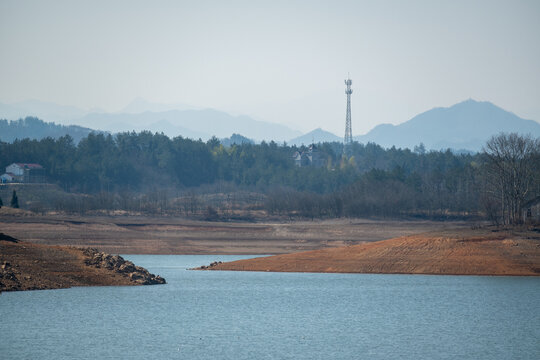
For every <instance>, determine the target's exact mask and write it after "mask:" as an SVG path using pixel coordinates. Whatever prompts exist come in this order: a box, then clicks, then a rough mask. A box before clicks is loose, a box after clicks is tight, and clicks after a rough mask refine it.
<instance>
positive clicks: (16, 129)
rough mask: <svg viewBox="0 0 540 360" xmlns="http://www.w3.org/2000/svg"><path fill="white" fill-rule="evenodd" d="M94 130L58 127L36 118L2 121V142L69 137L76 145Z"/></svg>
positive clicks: (0, 129) (0, 123)
mask: <svg viewBox="0 0 540 360" xmlns="http://www.w3.org/2000/svg"><path fill="white" fill-rule="evenodd" d="M93 131H94V130H92V129H89V128H85V127H82V126H77V125H69V126H65V125H57V124H54V123H52V122H49V123H47V122H44V121H43V120H40V119H38V118H35V117H26V118H24V119H20V120H11V121H9V120H0V141H4V142H13V141H14V140H15V139H26V138H29V139H36V140H41V139H43V138H46V137H51V138H54V139H58V138H60V137H62V136H65V135H69V136H71V137H72V138H73V141H74V142H75V143H78V142H79V141H80V140H81V139H82V138H84V137H86V136H88V134H90V133H91V132H93Z"/></svg>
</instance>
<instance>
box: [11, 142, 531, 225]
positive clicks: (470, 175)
mask: <svg viewBox="0 0 540 360" xmlns="http://www.w3.org/2000/svg"><path fill="white" fill-rule="evenodd" d="M539 148H540V145H539V141H538V139H532V138H530V137H523V136H519V135H516V134H502V135H499V136H497V137H494V138H493V139H492V140H490V142H488V143H487V144H486V146H485V151H484V152H482V153H478V154H470V153H463V154H458V153H454V152H452V151H450V150H445V151H426V149H425V148H424V147H423V146H422V145H421V144H420V145H419V146H417V147H415V149H413V150H410V149H398V148H395V147H392V148H390V149H384V148H382V147H380V146H379V145H376V144H372V143H368V144H360V143H353V144H352V145H351V147H350V148H348V149H347V151H346V153H347V156H344V155H343V154H344V151H343V150H344V149H343V144H341V143H337V142H334V143H323V144H319V145H318V146H317V147H316V151H318V152H319V154H320V156H321V157H322V159H323V160H324V164H325V166H322V167H310V166H305V167H298V166H296V165H295V163H294V161H293V159H292V154H293V153H294V152H295V151H306V150H307V148H306V147H297V146H288V145H287V144H277V143H275V142H268V143H267V142H262V143H260V144H252V143H247V142H244V143H241V144H232V145H230V146H224V145H223V144H222V143H221V142H220V141H219V140H218V139H216V138H212V139H210V140H208V141H206V142H203V141H201V140H192V139H187V138H183V137H175V138H172V139H171V138H169V137H167V136H165V135H164V134H159V133H151V132H146V131H143V132H140V133H135V132H128V133H121V134H117V135H115V136H112V135H107V134H100V133H97V134H96V133H91V134H89V135H88V136H87V137H85V138H83V139H81V141H80V142H79V143H78V144H75V143H74V141H73V139H72V138H71V137H69V136H64V137H60V138H58V139H53V138H45V139H41V140H30V139H23V140H15V141H13V142H11V143H7V142H0V166H2V167H5V166H7V165H9V164H11V163H13V162H32V163H40V164H41V165H43V166H44V167H45V171H46V173H47V177H48V180H49V181H50V182H52V183H55V184H58V185H59V186H61V187H62V188H63V189H64V190H66V191H68V192H72V193H84V194H88V195H89V196H93V197H94V198H96V199H101V200H99V201H97V200H96V201H95V203H96V204H101V203H105V202H104V200H103V199H111V200H110V201H109V200H107V201H109V202H108V203H107V204H108V205H107V206H113V207H114V206H116V207H118V208H122V204H124V206H125V207H127V206H128V205H127V204H135V203H138V204H140V199H142V198H143V197H144V196H146V198H147V199H149V198H148V194H151V193H156V191H157V190H159V189H175V190H176V191H177V193H178V192H180V193H182V194H187V193H193V189H201V188H203V187H207V188H211V187H212V186H213V185H215V184H229V187H230V186H232V187H233V188H234V189H236V191H244V190H249V191H252V192H256V193H259V194H263V195H264V197H265V199H266V200H265V201H264V203H263V206H264V209H265V210H267V211H268V213H270V214H278V215H288V216H303V217H311V218H315V217H339V216H422V217H432V218H434V217H435V218H448V217H456V216H457V217H459V216H463V217H467V216H471V215H475V216H486V217H489V218H492V220H494V221H499V222H502V223H517V222H520V221H522V220H523V219H522V217H521V206H522V205H523V204H524V203H525V202H526V201H528V200H530V199H533V198H534V197H536V196H539V195H540V180H539V179H540V169H539V168H540V166H539V164H540V161H539V155H538V154H539V153H540V150H539ZM509 149H510V150H509ZM507 152H510V153H507ZM213 189H214V190H213V191H215V186H214V188H213ZM162 193H163V194H162V195H160V200H159V201H157V202H156V204H157V205H156V206H154V207H153V208H158V207H159V208H161V209H162V208H163V207H164V206H165V205H159V204H166V203H167V201H172V200H170V199H169V200H167V197H168V196H169V195H167V194H168V193H170V192H168V193H167V192H162ZM104 194H117V195H115V196H111V195H106V196H105V195H104ZM126 194H130V195H129V196H128V195H126ZM98 195H99V196H98ZM115 199H116V200H115ZM130 199H131V200H130ZM185 203H186V204H187V203H189V201H188V202H185ZM158 205H159V206H158ZM96 206H98V205H96ZM130 206H132V205H130ZM186 206H187V205H186ZM139 207H140V208H141V207H142V206H141V205H139ZM223 208H226V206H223Z"/></svg>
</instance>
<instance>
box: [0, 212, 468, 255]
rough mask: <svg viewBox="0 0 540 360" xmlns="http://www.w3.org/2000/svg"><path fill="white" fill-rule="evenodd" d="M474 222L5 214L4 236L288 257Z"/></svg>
mask: <svg viewBox="0 0 540 360" xmlns="http://www.w3.org/2000/svg"><path fill="white" fill-rule="evenodd" d="M470 226H471V224H470V223H465V222H436V221H396V220H369V219H351V220H349V219H338V220H324V221H296V222H285V221H284V222H277V221H273V222H257V223H248V222H208V221H195V220H187V219H182V218H174V217H141V216H110V217H105V216H102V217H93V216H84V217H82V216H64V215H45V216H39V215H34V214H31V213H28V212H24V211H22V210H17V211H15V210H14V209H6V208H2V209H0V231H1V232H3V233H6V234H8V235H11V236H14V237H16V238H18V239H21V240H24V241H30V242H33V243H38V244H48V245H69V246H77V247H93V248H98V249H99V250H100V251H105V252H109V253H115V254H284V253H291V252H298V251H306V250H315V249H325V248H332V247H339V246H347V245H355V244H361V243H365V242H373V241H379V240H384V239H390V238H394V237H398V236H404V235H412V234H418V233H424V232H428V231H443V230H444V229H468V228H470Z"/></svg>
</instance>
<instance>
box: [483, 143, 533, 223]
mask: <svg viewBox="0 0 540 360" xmlns="http://www.w3.org/2000/svg"><path fill="white" fill-rule="evenodd" d="M483 152H484V155H485V159H486V191H487V193H488V196H489V197H491V198H492V199H496V200H497V201H498V203H499V206H500V217H501V219H502V222H503V223H504V224H519V223H521V222H523V219H522V212H521V208H522V206H523V204H524V202H525V201H526V200H527V197H528V196H529V195H530V192H531V190H532V189H533V188H534V187H535V186H538V185H537V183H538V182H539V181H540V179H539V178H538V170H539V168H540V161H539V159H540V139H535V138H533V137H531V136H528V135H527V136H522V135H518V134H516V133H510V134H505V133H501V134H499V135H496V136H493V137H492V138H491V139H489V140H488V142H487V143H486V145H485V146H484V149H483Z"/></svg>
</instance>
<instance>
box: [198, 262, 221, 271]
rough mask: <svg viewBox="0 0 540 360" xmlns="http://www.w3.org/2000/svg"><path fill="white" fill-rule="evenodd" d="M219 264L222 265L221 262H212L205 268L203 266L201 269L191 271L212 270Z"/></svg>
mask: <svg viewBox="0 0 540 360" xmlns="http://www.w3.org/2000/svg"><path fill="white" fill-rule="evenodd" d="M219 264H222V262H221V261H214V262H212V263H210V265H208V266H206V265H203V266H201V267H198V268H195V269H192V270H212V268H214V267H216V266H218V265H219Z"/></svg>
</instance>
